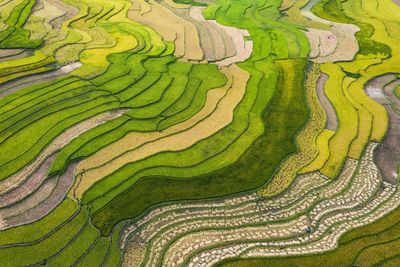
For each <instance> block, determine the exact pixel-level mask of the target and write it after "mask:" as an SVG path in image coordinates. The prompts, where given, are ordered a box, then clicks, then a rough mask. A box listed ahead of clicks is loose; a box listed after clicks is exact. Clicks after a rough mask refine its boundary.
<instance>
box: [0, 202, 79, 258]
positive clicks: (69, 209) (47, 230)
mask: <svg viewBox="0 0 400 267" xmlns="http://www.w3.org/2000/svg"><path fill="white" fill-rule="evenodd" d="M79 211H80V208H79V209H78V205H77V203H76V202H73V201H71V200H69V199H66V200H64V201H63V202H62V203H61V204H60V205H59V206H58V207H57V208H56V209H55V210H54V211H53V212H51V213H49V214H48V215H47V216H45V217H44V218H42V219H41V220H39V221H36V222H34V223H31V224H27V225H24V226H20V227H16V228H10V229H7V230H3V231H1V232H0V248H2V247H8V246H17V245H19V244H24V245H25V244H29V245H30V244H32V243H36V242H37V241H38V240H39V242H40V241H42V238H43V237H44V238H46V237H48V236H50V235H52V234H53V233H54V232H56V231H57V230H59V229H60V228H61V227H63V226H64V225H65V223H67V222H69V221H70V220H72V219H73V218H74V217H75V216H76V215H77V214H78V212H79ZM0 251H1V250H0Z"/></svg>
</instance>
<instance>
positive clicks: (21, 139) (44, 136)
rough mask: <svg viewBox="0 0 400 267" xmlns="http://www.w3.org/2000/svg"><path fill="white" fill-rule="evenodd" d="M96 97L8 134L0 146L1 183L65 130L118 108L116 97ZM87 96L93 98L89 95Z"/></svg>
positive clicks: (103, 95) (99, 94)
mask: <svg viewBox="0 0 400 267" xmlns="http://www.w3.org/2000/svg"><path fill="white" fill-rule="evenodd" d="M95 95H97V97H96V98H95V99H92V100H91V101H89V102H88V103H85V102H83V103H82V102H81V101H79V102H80V103H79V104H78V105H75V106H71V107H67V108H65V109H63V110H60V111H58V112H54V113H52V114H51V115H49V116H46V117H44V118H42V119H39V120H38V121H36V122H35V123H34V124H30V125H28V126H27V127H25V128H23V129H21V130H19V131H18V132H15V133H14V134H12V135H10V134H8V137H7V140H6V141H4V142H2V143H1V144H0V147H1V149H3V151H5V154H2V157H1V158H0V162H1V168H2V173H1V179H4V178H5V177H7V176H9V175H11V174H12V173H15V172H16V171H18V170H19V169H21V168H22V167H23V166H25V165H26V164H28V163H29V162H30V161H31V160H33V158H34V157H35V156H36V155H37V154H38V153H39V152H40V151H41V150H42V149H43V148H44V147H45V146H46V145H47V144H48V143H49V142H50V141H51V140H53V139H54V138H55V137H56V136H58V135H59V134H60V133H61V132H63V131H64V130H65V129H67V128H69V127H71V126H73V125H74V124H76V123H78V122H80V121H83V120H85V119H88V118H90V117H92V116H94V115H96V114H98V113H101V112H104V111H106V110H111V109H116V108H118V102H117V101H116V100H115V98H114V97H112V96H108V95H107V94H104V93H95ZM87 96H89V97H90V94H88V95H87ZM92 96H93V94H92ZM5 134H6V135H7V132H6V133H5ZM6 155H8V157H6ZM22 155H23V156H22Z"/></svg>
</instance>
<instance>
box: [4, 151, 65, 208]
mask: <svg viewBox="0 0 400 267" xmlns="http://www.w3.org/2000/svg"><path fill="white" fill-rule="evenodd" d="M57 154H58V153H55V154H54V155H52V156H50V157H49V158H47V159H46V161H45V162H44V163H43V164H42V165H41V166H40V168H39V169H38V170H37V171H35V172H34V173H33V174H32V175H31V176H30V177H29V178H28V179H27V180H26V181H25V182H24V183H23V184H22V185H21V186H19V187H17V188H16V189H14V190H12V191H10V192H7V193H6V194H4V195H0V207H5V206H8V205H11V204H12V203H15V202H17V201H20V200H22V199H23V198H25V197H26V196H28V195H29V194H31V193H32V192H34V191H35V190H36V189H37V188H38V187H39V186H40V185H41V183H42V182H43V180H44V179H45V178H46V175H47V172H48V171H49V169H50V166H51V164H52V163H53V160H54V159H55V158H56V156H57Z"/></svg>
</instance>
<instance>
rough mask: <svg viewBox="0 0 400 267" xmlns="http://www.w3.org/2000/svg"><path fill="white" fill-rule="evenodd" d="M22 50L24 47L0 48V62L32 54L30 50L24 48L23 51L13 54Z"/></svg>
mask: <svg viewBox="0 0 400 267" xmlns="http://www.w3.org/2000/svg"><path fill="white" fill-rule="evenodd" d="M21 51H24V49H0V57H4V58H0V63H1V62H4V61H9V60H14V59H20V58H25V57H30V56H32V55H33V52H32V50H25V51H24V52H22V53H20V54H17V55H15V54H16V53H18V52H21Z"/></svg>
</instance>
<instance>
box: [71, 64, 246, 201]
mask: <svg viewBox="0 0 400 267" xmlns="http://www.w3.org/2000/svg"><path fill="white" fill-rule="evenodd" d="M229 73H230V74H229ZM229 73H225V75H227V77H229V76H228V75H232V88H231V89H229V91H228V93H227V94H226V96H225V97H224V98H223V99H222V100H221V101H220V102H219V103H218V106H217V108H216V109H215V110H214V107H212V106H211V107H210V104H209V103H207V102H208V101H206V104H205V106H204V107H203V109H202V110H201V111H200V112H199V114H201V116H194V117H192V118H191V119H189V120H187V121H185V122H183V123H180V124H177V125H175V126H172V127H170V128H169V129H167V130H164V131H163V132H162V133H159V132H153V133H131V134H129V135H127V136H126V137H124V138H122V139H120V140H119V141H117V142H115V143H114V144H112V145H110V146H108V147H106V148H104V149H102V150H100V151H99V152H97V153H96V154H94V155H93V156H91V157H89V158H87V159H85V160H84V161H82V163H81V164H80V165H79V166H78V168H77V172H76V174H79V173H81V172H82V171H83V170H86V171H85V172H84V174H82V183H80V184H79V186H78V187H77V188H76V189H75V192H76V196H77V197H78V198H80V196H81V195H82V194H83V193H84V191H86V190H87V189H88V188H89V187H90V186H91V185H92V184H93V183H95V182H96V181H98V180H100V179H101V178H103V177H104V176H106V175H108V174H110V173H112V172H113V171H115V170H117V169H119V168H121V167H122V166H124V165H125V164H128V163H129V162H134V161H137V160H140V159H143V158H145V157H148V156H150V155H154V154H156V153H158V152H162V151H179V150H184V149H186V148H188V147H190V146H192V145H193V144H195V143H196V142H198V141H200V140H203V139H206V138H208V137H209V136H210V135H212V134H214V133H216V132H218V131H219V130H220V129H222V128H223V127H225V126H227V125H228V124H230V123H231V122H232V120H233V110H234V109H235V107H236V106H237V105H238V104H239V102H240V101H241V99H242V98H243V96H244V93H245V89H246V84H247V80H248V79H249V77H250V75H249V73H248V72H246V71H244V70H242V69H240V68H239V67H237V66H236V65H231V66H230V67H229ZM223 90H224V91H225V90H227V88H226V89H225V88H224V89H223ZM207 100H208V97H207ZM212 102H213V104H214V105H215V104H216V103H215V101H212ZM206 109H207V113H205V112H204V111H203V110H206ZM210 112H212V113H211V115H210V116H208V114H210ZM204 118H205V119H204ZM185 129H187V130H185ZM183 130H185V131H183ZM173 133H176V134H173ZM161 137H165V138H161ZM145 142H147V143H145ZM133 149H134V150H133ZM128 150H130V151H128ZM122 153H125V154H123V155H122ZM91 168H95V169H91ZM89 169H91V170H89Z"/></svg>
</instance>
